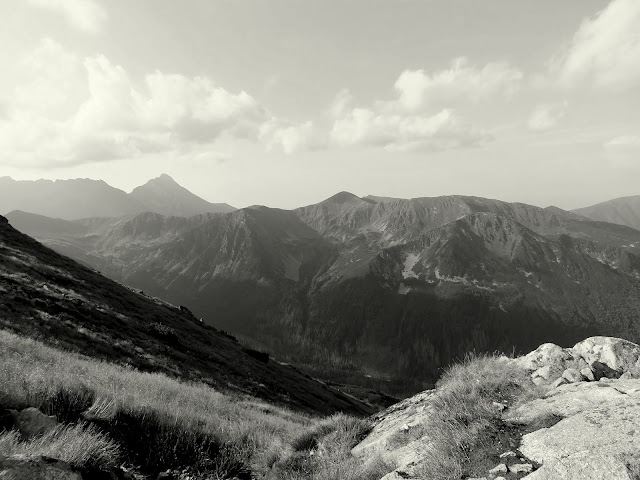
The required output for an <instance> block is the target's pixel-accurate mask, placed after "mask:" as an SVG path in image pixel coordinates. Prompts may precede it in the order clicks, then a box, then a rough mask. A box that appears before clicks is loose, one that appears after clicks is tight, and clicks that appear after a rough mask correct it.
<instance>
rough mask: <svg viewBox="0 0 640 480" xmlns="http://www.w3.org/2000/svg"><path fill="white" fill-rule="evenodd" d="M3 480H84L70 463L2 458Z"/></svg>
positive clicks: (0, 460) (47, 459) (38, 458)
mask: <svg viewBox="0 0 640 480" xmlns="http://www.w3.org/2000/svg"><path fill="white" fill-rule="evenodd" d="M0 479H2V480H82V475H80V473H79V472H78V471H76V470H75V469H74V468H73V467H71V466H70V465H69V464H68V463H65V462H61V461H59V460H55V459H53V458H47V457H37V458H25V457H15V458H10V459H2V458H1V457H0Z"/></svg>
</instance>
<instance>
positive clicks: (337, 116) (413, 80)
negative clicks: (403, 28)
mask: <svg viewBox="0 0 640 480" xmlns="http://www.w3.org/2000/svg"><path fill="white" fill-rule="evenodd" d="M522 78H523V75H522V73H521V72H520V71H519V70H517V69H515V68H513V67H511V66H509V65H508V64H507V63H503V62H493V63H488V64H487V65H485V66H484V67H482V68H479V67H476V66H473V65H471V64H470V63H469V61H468V60H467V59H466V58H464V57H461V58H456V59H454V60H452V62H451V64H450V68H448V69H446V70H440V71H436V72H434V73H425V72H424V70H405V71H403V72H402V73H401V74H400V76H399V77H398V79H397V80H396V82H395V84H394V92H395V98H392V99H390V100H381V101H376V102H373V103H372V104H371V105H369V106H364V107H362V106H360V107H353V103H354V98H353V95H352V94H351V93H350V92H349V91H348V90H343V91H341V92H340V93H339V94H338V95H337V96H336V98H335V99H334V101H333V102H332V103H331V105H330V107H329V109H328V114H329V117H330V118H331V119H332V121H333V125H332V127H331V128H330V131H329V144H330V145H332V146H335V147H351V146H357V145H365V146H377V147H382V148H384V149H385V150H389V151H400V152H410V151H440V150H446V149H452V148H466V147H475V146H479V145H482V144H484V143H486V142H488V141H491V140H492V139H493V137H492V136H491V135H490V134H488V133H487V132H484V131H482V130H480V129H477V128H474V127H473V126H471V125H469V124H468V123H467V122H465V121H464V120H463V119H462V116H461V115H460V113H459V109H460V108H463V107H465V106H468V105H469V104H476V103H478V102H481V101H484V100H488V99H490V98H492V97H502V98H508V97H510V96H512V95H513V94H514V93H515V92H516V91H517V90H518V88H519V85H520V83H521V81H522Z"/></svg>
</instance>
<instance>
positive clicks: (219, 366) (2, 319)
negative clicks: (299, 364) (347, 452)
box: [0, 217, 371, 415]
mask: <svg viewBox="0 0 640 480" xmlns="http://www.w3.org/2000/svg"><path fill="white" fill-rule="evenodd" d="M0 327H3V328H6V329H9V330H11V331H13V332H16V333H20V334H22V335H25V336H29V337H32V338H38V339H41V340H42V341H43V342H45V343H47V344H49V345H54V346H57V347H62V348H64V349H68V350H71V351H75V352H78V353H84V354H87V355H90V356H92V357H95V358H98V359H104V360H110V361H116V362H118V363H120V364H125V365H131V366H134V367H136V368H138V369H141V370H144V371H149V372H162V373H165V374H168V375H171V376H174V377H178V378H181V379H187V380H194V381H200V382H203V383H205V384H207V385H210V386H213V387H215V388H217V389H221V390H225V391H230V392H236V393H244V394H249V395H252V396H256V397H259V398H262V399H265V400H268V401H270V402H275V403H277V404H280V405H289V406H291V407H293V408H295V409H298V410H300V411H306V412H309V413H325V414H330V413H334V412H339V411H342V412H349V413H356V414H360V415H362V414H367V413H371V408H370V407H368V406H367V405H365V404H363V403H361V402H359V401H357V400H355V399H354V398H352V397H349V396H347V395H344V394H341V393H339V392H337V391H336V390H333V389H331V388H329V387H328V386H326V385H324V384H321V383H319V382H316V381H314V380H312V379H311V378H310V377H308V376H306V375H303V374H301V373H300V372H299V371H297V370H296V369H294V368H292V367H290V366H286V365H281V364H279V363H278V362H275V361H273V360H268V359H267V357H266V356H264V355H257V354H256V352H252V351H248V349H246V348H244V347H243V346H241V345H240V344H238V343H237V342H236V341H235V339H233V338H232V337H229V336H228V335H225V334H224V333H223V332H220V331H218V330H216V329H214V328H211V327H208V326H206V325H203V324H202V323H200V322H198V321H197V319H195V318H194V317H193V316H192V315H190V314H189V313H188V312H184V311H181V310H180V309H178V308H176V307H174V306H172V305H169V304H167V303H164V302H161V301H159V300H157V299H153V298H149V297H147V296H145V295H142V294H139V293H136V292H133V291H131V290H129V289H127V288H125V287H123V286H122V285H120V284H118V283H116V282H113V281H111V280H108V279H106V278H105V277H103V276H101V275H99V274H98V273H96V272H94V271H92V270H90V269H88V268H85V267H83V266H81V265H79V264H78V263H76V262H74V261H72V260H70V259H68V258H66V257H64V256H61V255H59V254H57V253H55V252H53V251H52V250H50V249H48V248H46V247H44V246H42V245H41V244H40V243H38V242H36V241H35V240H33V239H31V238H30V237H28V236H26V235H23V234H21V233H19V232H17V231H16V230H14V229H13V228H12V227H11V226H10V225H8V223H6V220H5V219H4V218H3V217H0Z"/></svg>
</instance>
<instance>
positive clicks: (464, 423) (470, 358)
mask: <svg viewBox="0 0 640 480" xmlns="http://www.w3.org/2000/svg"><path fill="white" fill-rule="evenodd" d="M537 395H539V393H538V390H537V388H536V387H535V385H534V384H533V383H532V382H531V380H530V378H529V376H528V375H527V374H526V372H524V370H521V369H520V368H518V367H517V366H516V365H515V364H514V363H513V362H510V361H509V360H508V359H507V358H505V357H500V356H498V355H467V356H466V357H465V359H464V360H463V361H462V362H460V363H458V364H455V365H452V366H451V367H449V369H448V370H447V371H446V372H445V373H444V374H443V376H442V377H441V379H440V380H439V382H438V385H437V392H436V395H434V398H433V403H432V405H433V408H434V414H433V416H432V417H431V420H430V422H429V424H428V425H426V426H424V428H426V429H427V430H428V434H429V437H430V439H431V442H432V448H431V449H430V450H429V451H428V453H427V455H426V458H424V459H423V461H422V462H421V465H420V467H419V469H418V472H417V473H418V476H419V477H420V478H422V477H424V478H430V479H437V480H453V479H458V478H462V477H463V476H465V475H467V476H475V475H476V474H478V473H482V469H483V468H484V466H480V465H479V463H482V462H483V461H486V457H487V455H490V454H494V453H495V452H493V451H492V449H493V447H494V445H495V444H499V443H500V435H501V434H502V433H503V432H505V428H506V427H505V425H504V424H503V422H502V419H501V417H502V415H501V409H500V408H498V407H497V405H496V403H498V404H502V405H505V406H512V405H514V404H515V403H517V402H519V401H520V399H522V398H529V397H534V396H537ZM476 470H479V471H476Z"/></svg>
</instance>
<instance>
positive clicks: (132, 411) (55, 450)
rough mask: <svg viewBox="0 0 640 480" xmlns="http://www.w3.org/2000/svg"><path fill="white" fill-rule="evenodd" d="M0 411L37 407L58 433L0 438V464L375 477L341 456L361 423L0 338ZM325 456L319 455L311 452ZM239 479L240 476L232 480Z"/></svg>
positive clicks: (210, 474)
mask: <svg viewBox="0 0 640 480" xmlns="http://www.w3.org/2000/svg"><path fill="white" fill-rule="evenodd" d="M0 385H1V387H0V408H2V407H4V408H7V407H10V408H23V407H26V406H36V407H38V408H40V409H41V410H42V411H44V412H46V413H48V414H51V415H55V416H56V417H57V418H58V420H59V421H61V422H65V423H66V425H65V426H63V427H61V428H59V429H58V430H56V431H54V432H52V433H50V434H47V435H45V436H44V437H40V438H37V439H36V440H33V441H31V442H22V441H20V440H19V438H18V437H17V436H16V435H15V434H14V433H12V432H10V433H3V434H0V452H1V453H0V460H1V459H2V457H3V456H4V457H11V456H12V455H15V454H27V455H48V456H53V457H55V458H59V459H63V460H66V461H68V462H70V463H72V464H73V465H74V466H78V467H92V466H94V467H104V466H109V465H120V464H122V463H125V464H128V465H135V466H136V467H137V468H138V470H139V471H141V472H142V473H144V474H157V473H158V472H160V471H164V470H166V469H182V468H185V467H186V468H188V469H189V472H191V473H192V474H193V475H195V476H196V478H228V477H229V476H234V475H242V474H243V473H242V472H247V471H252V472H253V473H254V474H266V475H268V477H269V478H273V479H274V480H275V479H283V478H288V479H294V478H296V479H305V478H308V479H320V478H322V479H325V480H328V479H331V478H333V479H336V480H337V479H342V480H346V479H354V480H355V479H363V480H364V479H373V478H379V476H381V475H379V476H378V477H375V475H374V474H373V473H372V472H376V473H375V474H377V473H380V471H381V470H379V469H377V470H376V469H375V468H376V467H375V466H371V465H367V466H365V465H361V462H360V461H359V460H357V459H355V458H354V457H352V456H351V455H350V453H349V451H350V449H351V448H352V447H353V446H354V445H355V444H356V443H357V442H358V441H359V439H360V438H362V436H363V435H364V434H366V432H367V431H368V423H367V421H365V420H361V419H357V418H355V417H349V416H346V415H343V414H337V415H334V416H331V417H329V418H328V419H325V420H321V419H318V418H317V417H315V418H314V417H310V416H308V415H305V414H301V413H297V412H295V411H293V410H289V409H286V408H282V407H275V406H273V405H270V404H268V403H265V402H262V401H259V400H257V399H252V398H248V397H246V396H237V395H231V394H223V393H220V392H217V391H215V390H213V389H212V388H211V387H208V386H207V385H204V384H197V383H188V382H181V381H177V380H175V379H172V378H169V377H168V376H166V375H164V374H161V373H144V372H139V371H136V370H134V369H132V368H131V367H123V366H118V365H114V364H110V363H108V362H103V361H98V360H95V359H92V358H89V357H86V356H83V355H78V354H74V353H70V352H64V351H60V350H57V349H54V348H51V347H47V346H45V345H43V344H42V343H40V342H37V341H35V340H32V339H27V338H24V337H21V336H19V335H15V334H13V333H10V332H7V331H3V330H0ZM313 449H315V450H318V449H324V451H325V454H324V455H322V456H320V457H314V456H310V455H308V453H309V451H310V450H313ZM240 478H244V477H240Z"/></svg>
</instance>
